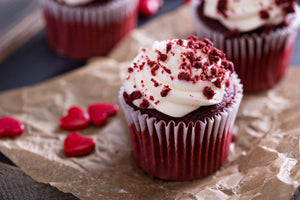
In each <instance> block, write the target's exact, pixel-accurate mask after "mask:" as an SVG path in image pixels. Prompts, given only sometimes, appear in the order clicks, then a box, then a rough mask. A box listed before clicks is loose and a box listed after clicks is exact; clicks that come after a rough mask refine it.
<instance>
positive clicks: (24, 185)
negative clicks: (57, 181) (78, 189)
mask: <svg viewBox="0 0 300 200" xmlns="http://www.w3.org/2000/svg"><path fill="white" fill-rule="evenodd" d="M2 199H3V200H39V199H41V200H42V199H43V200H48V199H49V200H50V199H51V200H53V199H56V200H76V199H78V198H76V197H75V196H73V195H72V194H66V193H63V192H61V191H59V190H58V189H56V188H54V187H52V186H50V185H47V184H43V183H38V182H36V181H35V180H33V179H32V178H31V177H29V176H28V175H26V174H25V173H24V172H22V171H21V170H19V169H18V168H16V167H12V166H10V165H6V164H1V163H0V200H2Z"/></svg>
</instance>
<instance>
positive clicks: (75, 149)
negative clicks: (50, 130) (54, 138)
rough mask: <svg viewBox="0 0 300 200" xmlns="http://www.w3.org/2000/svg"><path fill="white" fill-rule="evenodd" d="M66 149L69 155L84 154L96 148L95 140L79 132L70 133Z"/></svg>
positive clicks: (65, 145) (66, 140)
mask: <svg viewBox="0 0 300 200" xmlns="http://www.w3.org/2000/svg"><path fill="white" fill-rule="evenodd" d="M64 149H65V153H66V155H67V156H69V157H70V156H82V155H85V154H88V153H90V152H92V151H94V149H95V142H94V140H93V139H92V138H86V137H83V136H82V135H80V134H79V133H77V132H73V133H70V134H69V135H68V136H67V137H66V139H65V142H64Z"/></svg>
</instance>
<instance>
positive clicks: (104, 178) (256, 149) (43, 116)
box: [0, 7, 300, 200]
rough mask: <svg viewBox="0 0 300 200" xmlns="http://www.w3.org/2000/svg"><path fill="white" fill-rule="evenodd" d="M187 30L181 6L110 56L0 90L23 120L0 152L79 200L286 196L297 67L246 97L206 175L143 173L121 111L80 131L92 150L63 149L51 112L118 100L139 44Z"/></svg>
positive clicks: (2, 104) (293, 151)
mask: <svg viewBox="0 0 300 200" xmlns="http://www.w3.org/2000/svg"><path fill="white" fill-rule="evenodd" d="M192 32H193V30H192V24H191V21H190V17H189V9H188V8H187V7H182V8H180V9H179V10H176V11H174V12H173V13H170V14H168V15H166V16H163V17H161V18H158V19H156V20H154V21H152V22H151V23H149V24H147V25H146V26H144V27H142V28H141V29H139V30H136V31H134V32H133V33H132V34H131V35H130V36H129V37H127V38H126V39H125V40H123V41H122V42H121V43H120V44H119V45H118V46H117V48H116V49H115V50H114V51H113V52H112V53H111V55H110V58H106V59H105V58H102V59H101V58H99V59H94V60H91V62H90V63H89V64H88V65H87V66H86V67H84V68H82V69H80V70H77V71H75V72H72V73H70V74H67V75H64V76H61V77H58V78H56V79H53V80H50V81H48V82H45V83H42V84H39V85H36V86H33V87H28V88H21V89H17V90H13V91H8V92H5V93H2V94H0V116H2V115H12V116H14V117H16V118H18V119H19V120H21V121H22V122H23V123H24V124H25V125H26V131H25V133H24V134H23V135H22V136H21V137H19V138H16V139H10V138H4V139H1V140H0V151H1V152H2V153H4V154H5V155H6V156H7V157H8V158H10V159H11V160H12V161H13V162H14V163H15V164H17V165H18V166H19V167H20V168H21V169H22V170H23V171H25V172H26V173H27V174H29V175H30V176H31V177H33V178H34V179H35V180H37V181H40V182H44V183H49V184H51V185H52V186H55V187H57V188H58V189H59V190H61V191H64V192H71V193H72V194H74V195H75V196H77V197H79V198H81V199H155V200H156V199H178V200H180V199H187V200H189V199H274V200H276V199H289V198H290V197H291V196H292V195H293V193H294V192H295V191H296V188H297V186H298V185H299V181H300V171H299V169H300V163H299V160H300V151H299V147H300V123H299V120H300V101H299V99H300V90H299V85H300V79H299V78H298V77H299V76H300V69H295V68H294V69H290V71H289V73H288V74H287V76H286V78H285V79H284V80H283V81H282V82H281V83H280V84H279V85H278V86H276V87H275V88H274V89H272V90H269V91H266V92H261V93H256V94H248V95H245V97H244V99H243V102H242V105H241V108H240V111H239V114H238V117H237V121H236V125H235V127H234V132H235V133H238V138H237V140H236V142H235V143H232V145H231V153H230V156H229V159H228V162H227V164H226V165H225V166H224V167H223V168H222V169H221V170H220V171H218V172H217V173H215V174H213V175H212V176H209V177H207V178H205V179H201V180H196V181H188V182H168V181H162V180H158V179H154V178H152V177H151V176H148V175H146V174H145V173H144V172H143V171H142V170H140V169H139V168H138V167H137V166H136V165H135V161H134V158H133V153H132V149H131V143H130V140H129V133H128V129H127V125H126V123H125V121H124V118H123V113H122V112H119V113H118V115H117V117H114V118H111V119H110V120H109V121H108V123H107V125H105V126H104V127H102V128H96V127H90V128H88V129H86V130H83V131H81V133H82V134H84V135H86V136H89V137H92V138H94V140H95V141H96V150H95V152H94V153H92V154H90V155H87V156H84V157H79V158H68V157H66V156H65V155H64V152H63V141H64V138H65V137H66V135H67V134H68V132H65V131H62V130H60V129H59V127H58V120H59V118H60V117H61V116H62V115H64V114H65V112H66V111H67V109H68V108H69V107H70V106H72V105H75V104H76V105H80V106H82V107H86V106H87V105H88V104H90V103H92V102H97V101H109V102H113V103H118V100H117V95H118V90H119V87H120V86H121V83H122V78H123V77H124V69H125V67H126V66H128V63H129V62H130V60H131V59H132V58H133V57H134V56H135V55H136V53H137V51H138V49H139V48H140V47H141V46H149V45H150V44H151V43H152V42H153V40H161V39H167V38H186V36H188V35H189V34H190V33H192ZM16 178H17V177H16Z"/></svg>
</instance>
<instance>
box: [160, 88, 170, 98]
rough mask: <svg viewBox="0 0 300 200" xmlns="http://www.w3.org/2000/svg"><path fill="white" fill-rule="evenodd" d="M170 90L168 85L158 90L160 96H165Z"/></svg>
mask: <svg viewBox="0 0 300 200" xmlns="http://www.w3.org/2000/svg"><path fill="white" fill-rule="evenodd" d="M170 91H171V88H169V86H165V87H164V89H162V91H161V92H160V95H161V96H162V97H166V96H167V95H168V93H169V92H170Z"/></svg>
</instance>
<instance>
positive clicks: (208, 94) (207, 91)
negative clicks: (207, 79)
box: [203, 86, 215, 99]
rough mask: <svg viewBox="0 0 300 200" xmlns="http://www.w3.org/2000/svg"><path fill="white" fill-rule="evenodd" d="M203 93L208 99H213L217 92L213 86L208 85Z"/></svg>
mask: <svg viewBox="0 0 300 200" xmlns="http://www.w3.org/2000/svg"><path fill="white" fill-rule="evenodd" d="M203 95H204V96H205V97H206V98H207V99H212V98H213V97H214V96H215V92H214V91H213V90H212V89H211V87H208V86H206V87H205V88H204V89H203Z"/></svg>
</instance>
